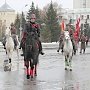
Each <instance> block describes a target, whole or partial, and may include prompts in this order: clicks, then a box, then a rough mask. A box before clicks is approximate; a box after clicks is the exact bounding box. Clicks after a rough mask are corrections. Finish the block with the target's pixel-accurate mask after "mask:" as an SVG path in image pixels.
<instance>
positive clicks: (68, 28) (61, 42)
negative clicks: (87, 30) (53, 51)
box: [57, 24, 89, 54]
mask: <svg viewBox="0 0 90 90" xmlns="http://www.w3.org/2000/svg"><path fill="white" fill-rule="evenodd" d="M71 27H72V25H70V24H67V25H66V29H65V30H66V31H69V35H70V38H71V41H72V45H73V51H74V54H76V51H77V50H78V44H79V42H80V44H81V45H80V53H82V50H83V53H85V49H86V46H87V45H88V41H89V38H88V37H87V36H85V35H84V34H81V35H79V36H78V37H76V35H75V34H76V33H74V30H72V28H71ZM63 46H64V31H61V33H60V37H59V48H58V50H57V52H59V50H60V49H61V52H63Z"/></svg>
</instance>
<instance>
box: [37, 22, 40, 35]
mask: <svg viewBox="0 0 90 90" xmlns="http://www.w3.org/2000/svg"><path fill="white" fill-rule="evenodd" d="M37 33H38V37H40V25H39V24H37Z"/></svg>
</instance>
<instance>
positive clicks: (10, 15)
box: [0, 2, 16, 37]
mask: <svg viewBox="0 0 90 90" xmlns="http://www.w3.org/2000/svg"><path fill="white" fill-rule="evenodd" d="M15 19H16V13H15V10H14V9H12V8H11V7H10V6H9V5H8V4H7V3H6V2H5V3H4V4H3V5H2V6H1V7H0V37H2V36H3V34H4V32H5V30H4V29H5V28H6V27H9V26H10V24H11V23H12V22H13V23H14V21H15Z"/></svg>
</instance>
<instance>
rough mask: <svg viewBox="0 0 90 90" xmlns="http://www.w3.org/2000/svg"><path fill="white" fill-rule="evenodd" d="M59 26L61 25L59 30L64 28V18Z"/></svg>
mask: <svg viewBox="0 0 90 90" xmlns="http://www.w3.org/2000/svg"><path fill="white" fill-rule="evenodd" d="M60 26H61V30H62V31H64V29H65V23H64V20H63V21H62V23H61V25H60Z"/></svg>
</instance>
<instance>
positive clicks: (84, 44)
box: [80, 34, 86, 53]
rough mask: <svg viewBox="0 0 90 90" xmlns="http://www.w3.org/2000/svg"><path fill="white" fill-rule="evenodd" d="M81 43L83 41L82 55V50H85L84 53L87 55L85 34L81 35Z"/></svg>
mask: <svg viewBox="0 0 90 90" xmlns="http://www.w3.org/2000/svg"><path fill="white" fill-rule="evenodd" d="M80 41H81V47H80V53H82V50H83V53H85V49H86V37H85V35H84V34H82V35H81V37H80Z"/></svg>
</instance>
